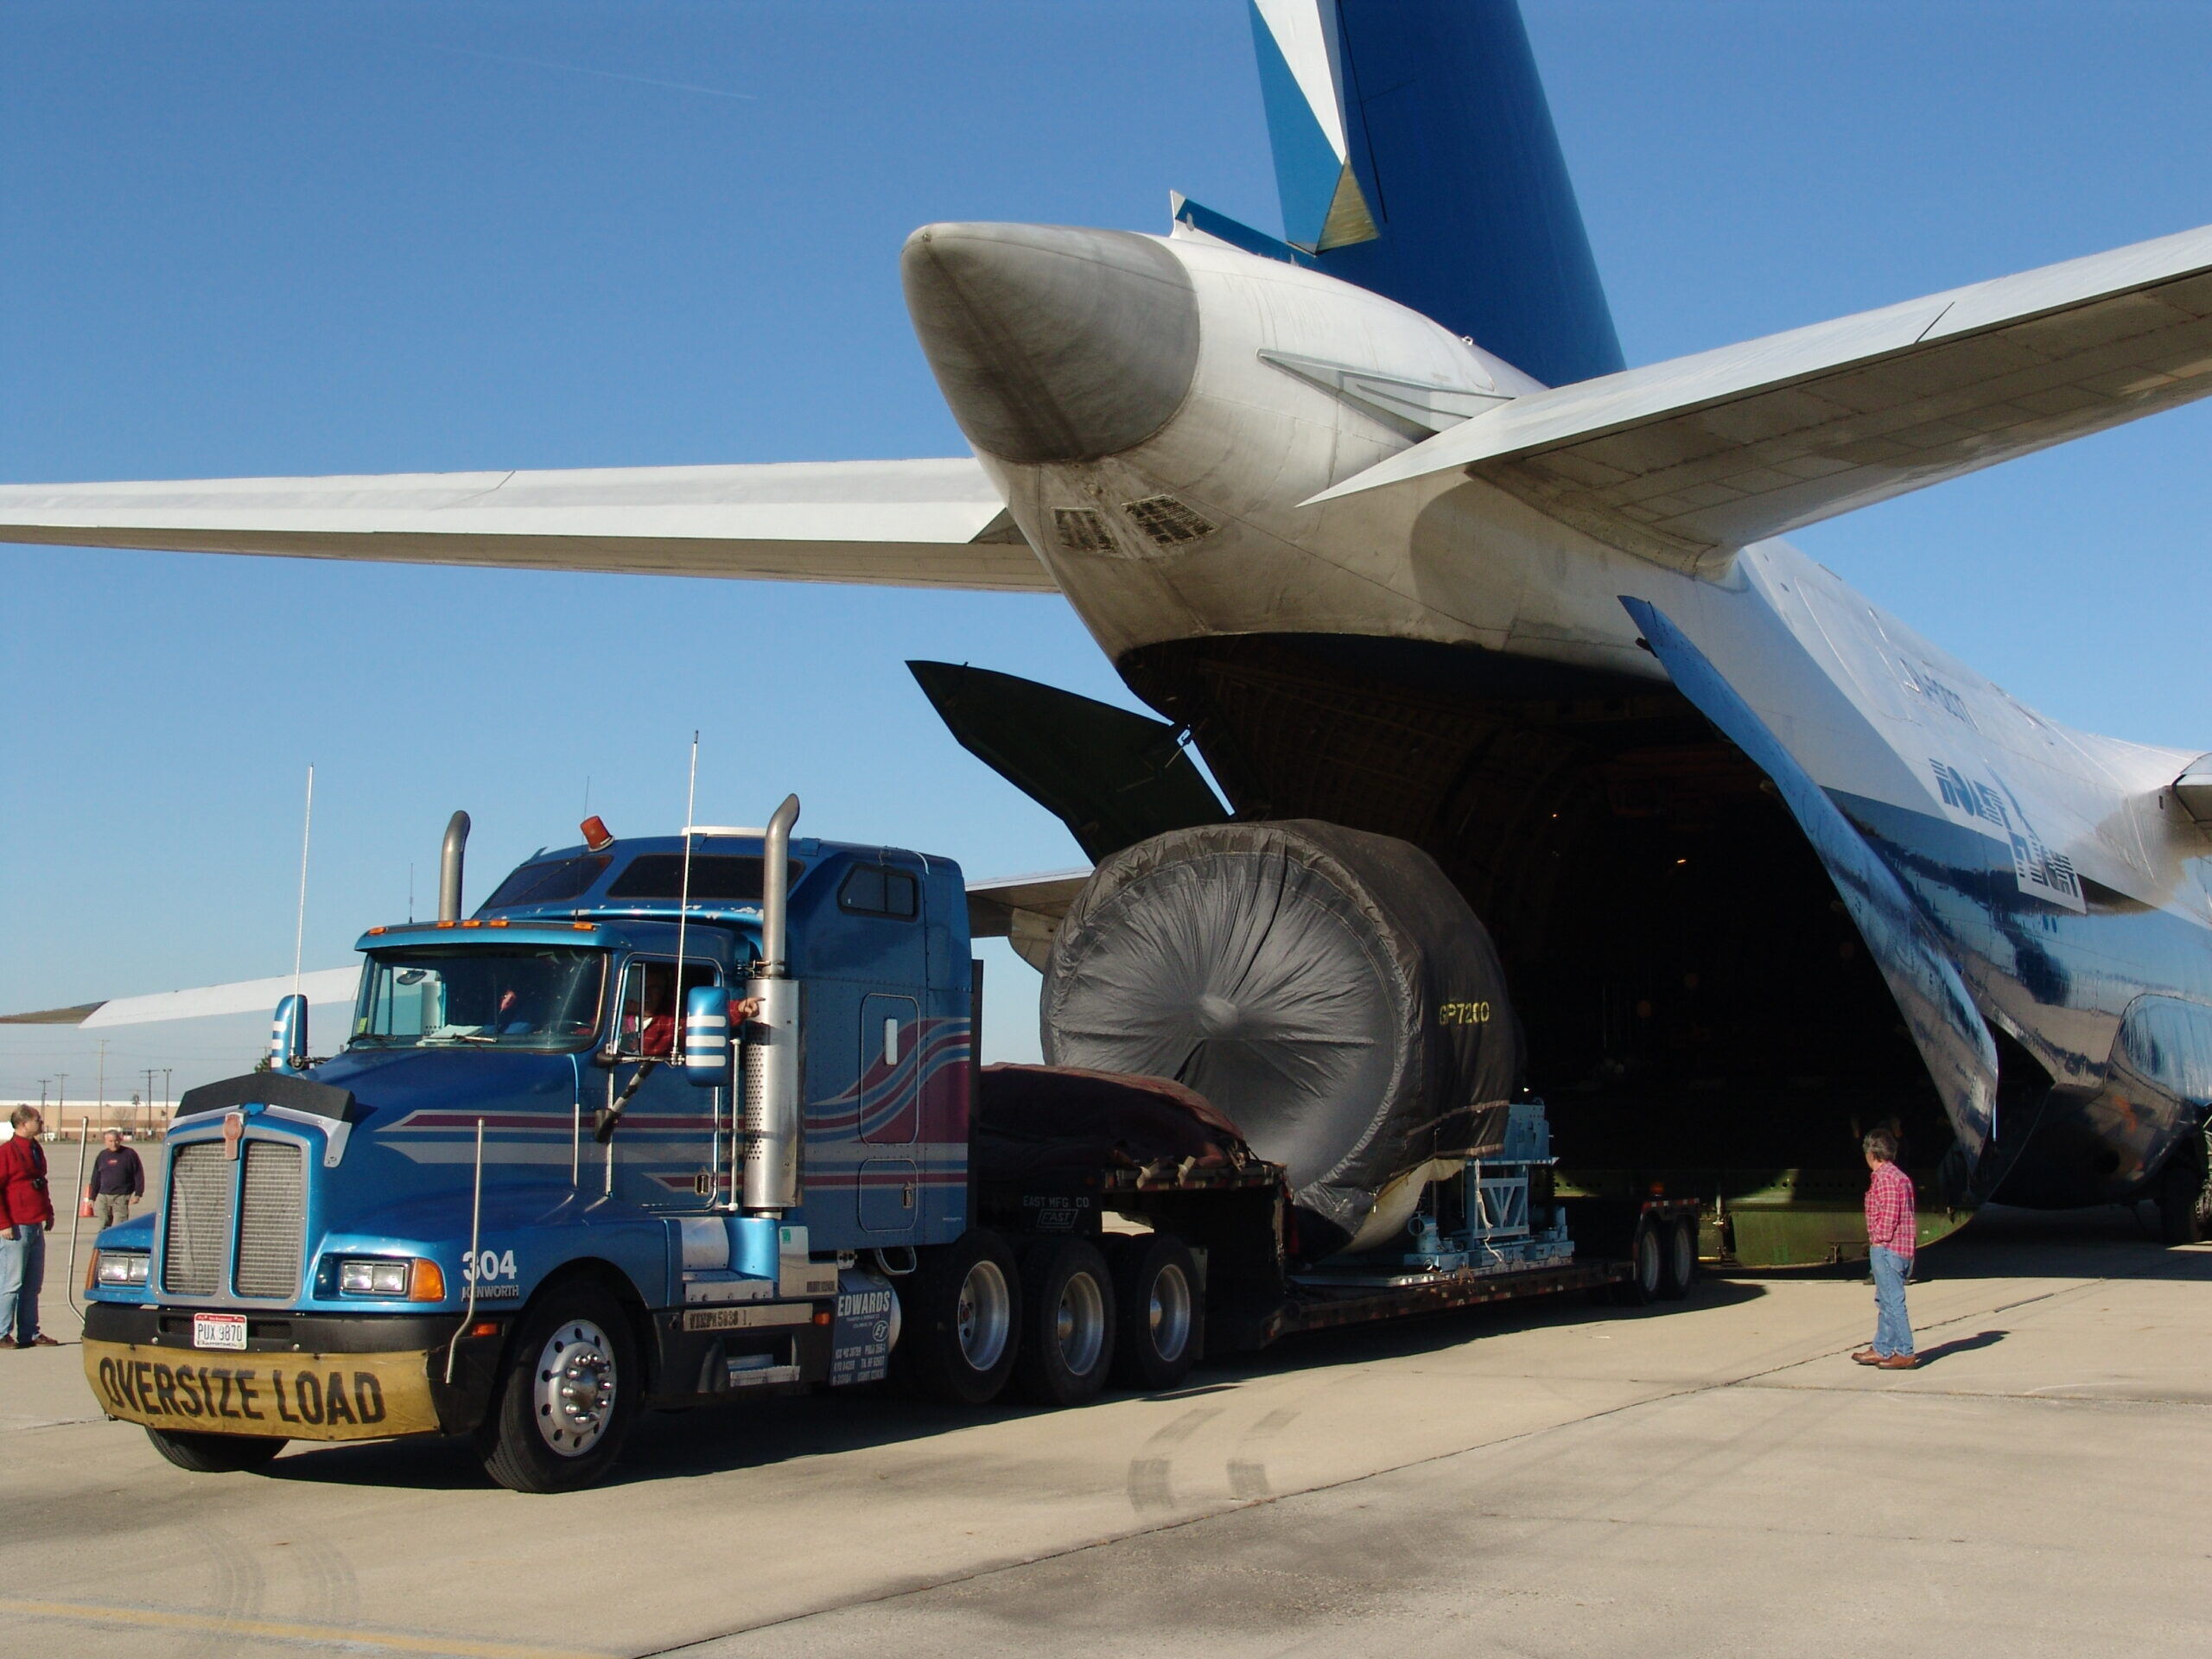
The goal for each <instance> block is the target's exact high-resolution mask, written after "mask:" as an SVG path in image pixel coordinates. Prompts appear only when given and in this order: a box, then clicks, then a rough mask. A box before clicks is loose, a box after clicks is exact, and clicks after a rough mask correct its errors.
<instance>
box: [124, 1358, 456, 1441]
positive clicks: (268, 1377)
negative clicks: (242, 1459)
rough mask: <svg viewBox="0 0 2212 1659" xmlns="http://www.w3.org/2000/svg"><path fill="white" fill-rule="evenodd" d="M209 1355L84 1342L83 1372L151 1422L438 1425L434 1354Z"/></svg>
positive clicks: (324, 1435) (392, 1428)
mask: <svg viewBox="0 0 2212 1659" xmlns="http://www.w3.org/2000/svg"><path fill="white" fill-rule="evenodd" d="M210 1357H211V1356H209V1355H207V1354H201V1353H194V1352H192V1351H188V1350H183V1349H176V1348H148V1347H142V1346H139V1345H138V1344H134V1343H121V1342H87V1343H86V1344H85V1380H86V1382H88V1383H91V1384H92V1393H93V1394H94V1395H96V1396H97V1397H98V1399H99V1402H100V1405H101V1406H102V1407H103V1408H105V1410H106V1411H107V1413H108V1414H110V1415H111V1416H115V1417H121V1418H123V1419H124V1420H125V1421H130V1422H133V1423H143V1424H145V1425H146V1426H147V1427H149V1428H167V1429H186V1430H192V1431H196V1432H198V1433H215V1434H268V1435H276V1436H281V1437H283V1439H286V1440H381V1439H383V1438H384V1437H385V1436H386V1435H389V1434H422V1433H436V1432H437V1427H438V1414H437V1411H436V1408H435V1406H433V1404H432V1403H431V1400H430V1371H429V1355H428V1354H425V1353H404V1354H238V1355H236V1356H226V1357H225V1360H224V1363H221V1364H208V1363H206V1362H207V1360H208V1359H209V1358H210Z"/></svg>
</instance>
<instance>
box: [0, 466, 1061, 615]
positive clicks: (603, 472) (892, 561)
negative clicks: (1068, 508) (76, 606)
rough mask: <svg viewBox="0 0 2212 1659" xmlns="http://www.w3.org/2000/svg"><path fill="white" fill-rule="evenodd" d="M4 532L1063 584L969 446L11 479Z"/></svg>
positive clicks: (1013, 585)
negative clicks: (195, 476)
mask: <svg viewBox="0 0 2212 1659" xmlns="http://www.w3.org/2000/svg"><path fill="white" fill-rule="evenodd" d="M0 541H10V542H43V543H58V544H60V545H62V546H66V547H137V548H152V549H157V550H172V551H178V552H188V553H271V554H283V555H289V556H295V557H302V558H315V559H378V560H391V561H396V562H398V563H406V564H479V565H501V566H511V567H517V568H521V569H533V570H592V571H613V572H620V573H623V574H627V575H683V576H739V577H756V578H767V579H771V580H776V581H784V582H870V583H877V584H881V585H885V586H890V587H902V588H980V589H986V590H995V591H999V592H1007V593H1038V594H1049V593H1054V592H1057V591H1058V587H1057V584H1055V583H1054V582H1053V581H1052V577H1051V575H1049V574H1047V573H1046V569H1045V567H1044V566H1043V564H1041V563H1039V561H1038V558H1037V556H1036V555H1035V554H1034V553H1033V552H1032V551H1031V550H1030V549H1029V545H1028V543H1026V542H1025V541H1023V540H1022V539H1021V534H1020V531H1017V530H1015V529H1014V527H1013V522H1012V520H1011V519H1009V518H1007V515H1006V512H1005V504H1004V503H1003V502H1002V501H1001V499H1000V498H999V495H998V493H997V491H996V490H995V489H994V488H993V487H992V486H991V483H990V480H988V478H986V477H985V476H984V474H983V469H982V467H979V466H978V465H976V462H975V461H974V460H972V459H967V460H957V461H792V462H777V463H773V464H769V465H761V466H734V467H594V468H590V469H587V470H582V471H574V472H493V473H410V474H390V475H385V476H370V477H360V478H223V479H201V480H185V481H181V482H168V483H128V484H10V485H4V486H0Z"/></svg>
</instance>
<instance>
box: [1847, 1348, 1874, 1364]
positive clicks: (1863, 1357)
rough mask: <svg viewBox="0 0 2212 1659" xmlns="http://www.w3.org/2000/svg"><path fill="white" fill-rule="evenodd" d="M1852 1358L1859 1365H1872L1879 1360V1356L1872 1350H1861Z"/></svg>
mask: <svg viewBox="0 0 2212 1659" xmlns="http://www.w3.org/2000/svg"><path fill="white" fill-rule="evenodd" d="M1852 1357H1853V1359H1855V1360H1857V1361H1858V1362H1859V1363H1860V1364H1861V1365H1872V1364H1873V1363H1875V1362H1876V1361H1877V1360H1878V1359H1880V1358H1881V1355H1879V1354H1878V1353H1876V1352H1875V1351H1873V1350H1872V1348H1861V1349H1860V1350H1859V1351H1858V1352H1857V1353H1855V1354H1853V1356H1852Z"/></svg>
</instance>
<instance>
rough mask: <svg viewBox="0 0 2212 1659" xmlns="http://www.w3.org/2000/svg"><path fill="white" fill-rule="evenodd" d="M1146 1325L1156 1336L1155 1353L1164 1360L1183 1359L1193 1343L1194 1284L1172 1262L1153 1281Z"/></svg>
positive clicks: (1154, 1342) (1153, 1338)
mask: <svg viewBox="0 0 2212 1659" xmlns="http://www.w3.org/2000/svg"><path fill="white" fill-rule="evenodd" d="M1149 1300H1150V1304H1151V1305H1150V1306H1148V1307H1147V1309H1146V1310H1145V1325H1146V1327H1147V1329H1148V1330H1149V1331H1150V1332H1151V1333H1152V1351H1153V1352H1154V1353H1155V1354H1157V1355H1159V1356H1160V1358H1162V1359H1168V1360H1174V1359H1180V1358H1182V1357H1183V1350H1184V1348H1185V1346H1186V1345H1187V1344H1189V1342H1190V1340H1191V1281H1189V1280H1188V1279H1186V1278H1185V1277H1184V1276H1183V1269H1182V1268H1179V1267H1177V1266H1176V1265H1175V1264H1174V1263H1173V1262H1170V1263H1168V1265H1167V1266H1166V1267H1164V1268H1160V1272H1159V1273H1158V1274H1156V1275H1155V1276H1154V1279H1153V1281H1152V1295H1151V1297H1150V1299H1149Z"/></svg>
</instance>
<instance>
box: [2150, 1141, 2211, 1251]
mask: <svg viewBox="0 0 2212 1659" xmlns="http://www.w3.org/2000/svg"><path fill="white" fill-rule="evenodd" d="M2192 1150H2193V1149H2192V1148H2190V1147H2186V1146H2184V1147H2182V1149H2181V1150H2180V1151H2179V1152H2177V1153H2176V1154H2174V1156H2172V1157H2171V1158H2169V1159H2168V1160H2166V1168H2165V1173H2164V1174H2163V1175H2161V1176H2160V1177H2159V1178H2158V1187H2157V1191H2156V1200H2157V1203H2158V1242H2159V1243H2162V1244H2195V1243H2200V1242H2202V1239H2203V1238H2204V1236H2205V1234H2204V1225H2203V1211H2204V1204H2205V1197H2206V1182H2205V1179H2204V1170H2203V1166H2202V1165H2200V1164H2199V1163H2198V1162H2197V1160H2196V1158H2195V1157H2193V1156H2191V1155H2190V1154H2191V1152H2192Z"/></svg>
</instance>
